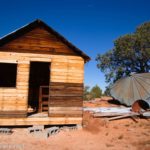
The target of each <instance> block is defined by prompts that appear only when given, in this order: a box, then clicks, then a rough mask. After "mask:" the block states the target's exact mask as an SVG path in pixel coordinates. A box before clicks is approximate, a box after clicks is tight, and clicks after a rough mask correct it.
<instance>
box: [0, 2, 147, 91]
mask: <svg viewBox="0 0 150 150" xmlns="http://www.w3.org/2000/svg"><path fill="white" fill-rule="evenodd" d="M36 18H39V19H42V20H43V21H45V22H46V23H47V24H48V25H50V26H51V27H52V28H54V29H55V30H56V31H58V32H59V33H60V34H62V35H63V36H65V37H66V38H67V39H68V40H69V41H71V42H72V43H73V44H74V45H76V46H77V47H78V48H80V49H81V50H83V51H84V52H85V53H87V54H88V55H89V56H90V57H91V58H92V60H91V61H90V62H89V63H87V64H86V65H85V84H86V85H89V86H93V85H95V84H98V85H99V86H100V87H101V88H102V89H103V90H104V89H105V86H106V83H105V78H104V74H103V73H101V72H100V70H98V69H97V67H96V62H95V57H96V55H97V54H98V53H99V54H103V53H105V52H106V51H107V50H109V49H111V48H112V47H113V41H114V40H115V39H117V38H118V37H119V36H121V35H124V34H126V33H132V32H134V30H135V28H136V27H137V26H138V25H140V24H141V23H143V22H146V21H150V0H12V1H11V0H0V37H2V36H3V35H5V34H7V33H9V32H11V31H13V30H15V29H16V28H19V27H20V26H23V25H24V24H27V23H29V22H31V21H33V20H35V19H36Z"/></svg>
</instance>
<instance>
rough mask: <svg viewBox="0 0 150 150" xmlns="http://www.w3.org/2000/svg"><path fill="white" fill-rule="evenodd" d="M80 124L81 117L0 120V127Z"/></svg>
mask: <svg viewBox="0 0 150 150" xmlns="http://www.w3.org/2000/svg"><path fill="white" fill-rule="evenodd" d="M65 124H82V117H73V118H72V117H45V118H42V117H34V118H32V117H27V118H0V126H14V125H65Z"/></svg>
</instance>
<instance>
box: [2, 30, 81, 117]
mask: <svg viewBox="0 0 150 150" xmlns="http://www.w3.org/2000/svg"><path fill="white" fill-rule="evenodd" d="M30 61H41V62H51V68H50V70H51V71H50V99H49V116H50V117H82V102H83V99H82V95H83V80H84V59H83V58H82V57H81V56H78V55H77V54H76V53H75V52H74V51H73V50H71V49H70V48H69V47H67V46H66V45H65V44H64V43H62V42H61V41H59V40H58V39H57V37H55V36H54V35H51V34H50V33H49V32H47V31H46V30H43V29H42V28H36V29H34V30H32V31H31V32H29V33H26V34H24V35H23V36H21V37H19V38H17V39H15V40H13V41H11V42H9V43H7V44H5V45H4V46H2V47H0V62H9V63H17V64H18V65H17V66H18V67H17V86H16V88H1V87H0V116H4V114H5V115H7V116H10V114H12V115H13V114H14V116H17V115H16V114H20V115H22V116H25V115H26V113H27V107H28V106H27V105H28V88H29V87H28V85H29V83H28V82H29V68H30Z"/></svg>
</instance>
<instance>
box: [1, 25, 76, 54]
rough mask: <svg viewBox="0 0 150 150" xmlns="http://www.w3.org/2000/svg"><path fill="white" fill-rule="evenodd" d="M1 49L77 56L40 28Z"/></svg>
mask: <svg viewBox="0 0 150 150" xmlns="http://www.w3.org/2000/svg"><path fill="white" fill-rule="evenodd" d="M2 48H3V49H5V50H6V51H10V50H11V51H16V52H27V53H30V52H33V53H35V52H38V53H48V54H65V55H78V54H77V53H75V52H74V51H73V50H72V49H70V48H69V47H68V46H66V45H65V44H64V43H63V42H62V41H60V40H59V39H58V38H57V37H56V36H55V35H53V34H50V33H49V32H48V31H46V30H45V29H43V28H40V27H37V28H35V29H33V30H32V31H30V32H28V33H26V34H24V35H22V36H20V37H19V38H17V39H15V40H13V41H10V42H9V43H7V44H5V45H4V46H2Z"/></svg>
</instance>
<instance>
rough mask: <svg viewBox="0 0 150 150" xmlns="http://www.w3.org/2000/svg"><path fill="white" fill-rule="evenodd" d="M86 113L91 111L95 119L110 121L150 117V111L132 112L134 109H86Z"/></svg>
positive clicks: (122, 107)
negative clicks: (101, 118)
mask: <svg viewBox="0 0 150 150" xmlns="http://www.w3.org/2000/svg"><path fill="white" fill-rule="evenodd" d="M84 111H90V112H91V113H93V117H96V118H97V117H106V118H107V120H108V121H111V120H117V119H122V118H127V117H131V118H132V119H135V117H138V116H139V117H145V118H149V117H150V110H143V109H140V111H138V112H135V111H133V110H132V107H124V106H121V107H95V108H91V107H86V108H84Z"/></svg>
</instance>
